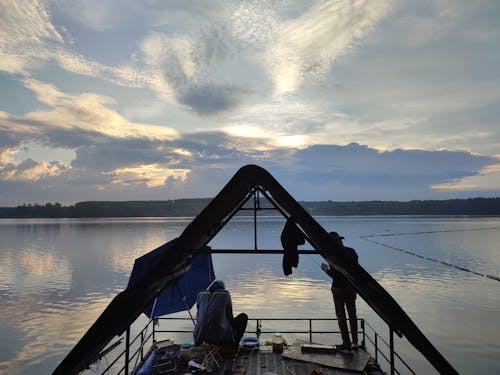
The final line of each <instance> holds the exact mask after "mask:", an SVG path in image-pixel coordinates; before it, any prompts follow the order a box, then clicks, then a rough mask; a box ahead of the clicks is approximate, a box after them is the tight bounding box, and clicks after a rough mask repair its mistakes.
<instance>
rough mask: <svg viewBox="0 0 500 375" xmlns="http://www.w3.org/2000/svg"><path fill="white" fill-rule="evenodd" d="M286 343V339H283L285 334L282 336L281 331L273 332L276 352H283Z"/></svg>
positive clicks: (274, 350)
mask: <svg viewBox="0 0 500 375" xmlns="http://www.w3.org/2000/svg"><path fill="white" fill-rule="evenodd" d="M284 344H285V340H283V336H281V333H275V334H273V352H274V353H283V346H284Z"/></svg>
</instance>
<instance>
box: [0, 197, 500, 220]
mask: <svg viewBox="0 0 500 375" xmlns="http://www.w3.org/2000/svg"><path fill="white" fill-rule="evenodd" d="M210 201H211V198H195V199H176V200H166V201H89V202H78V203H76V204H74V205H70V206H63V205H62V204H61V203H58V202H56V203H46V204H44V205H41V204H34V205H32V204H23V205H18V206H17V207H0V218H103V217H194V216H196V215H198V214H199V213H200V212H201V211H202V210H203V208H205V207H206V206H207V205H208V203H209V202H210ZM299 203H300V204H301V205H302V206H303V207H304V208H305V209H306V210H307V211H308V212H309V213H310V214H311V215H312V216H329V215H331V216H335V215H339V216H344V215H500V197H497V198H468V199H447V200H412V201H407V202H399V201H360V202H334V201H331V200H330V201H317V202H307V201H301V202H299ZM266 206H270V203H269V202H263V204H261V207H266ZM265 212H266V215H269V214H271V215H272V214H273V211H265ZM239 214H240V215H251V214H252V212H251V211H242V212H240V213H239ZM275 214H276V215H279V213H278V212H276V213H275Z"/></svg>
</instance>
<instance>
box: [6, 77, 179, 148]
mask: <svg viewBox="0 0 500 375" xmlns="http://www.w3.org/2000/svg"><path fill="white" fill-rule="evenodd" d="M24 82H25V84H26V87H27V88H29V89H30V90H32V91H34V92H35V93H36V95H37V98H38V100H39V101H40V102H42V103H45V104H47V105H49V106H51V107H52V109H50V110H38V111H34V112H30V113H28V114H26V115H25V116H24V117H15V116H10V121H14V120H15V121H16V122H17V123H21V124H23V123H25V126H28V127H30V125H27V124H30V123H32V124H39V125H40V126H43V128H38V129H37V131H38V132H44V131H47V130H67V131H74V137H75V139H76V138H77V137H78V132H87V133H95V134H101V135H106V136H109V137H117V138H150V139H167V140H172V139H175V138H176V137H177V136H178V132H177V131H176V130H174V129H172V128H169V127H166V126H159V125H150V124H140V123H132V122H129V121H128V120H127V119H125V118H124V117H122V116H121V115H120V114H118V113H117V112H115V111H113V110H112V109H110V108H108V105H109V104H112V103H113V99H112V98H110V97H106V96H101V95H96V94H90V93H82V94H79V95H70V94H66V93H63V92H62V91H60V90H59V89H58V88H57V87H55V86H54V85H52V84H45V83H43V82H39V81H37V80H33V79H25V81H24ZM6 120H7V121H9V118H6ZM4 126H5V125H4ZM34 128H36V126H34Z"/></svg>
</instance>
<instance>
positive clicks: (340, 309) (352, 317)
mask: <svg viewBox="0 0 500 375" xmlns="http://www.w3.org/2000/svg"><path fill="white" fill-rule="evenodd" d="M329 234H330V238H331V239H332V240H334V241H335V243H336V245H337V246H336V249H337V251H338V252H339V253H341V254H342V257H344V259H346V260H347V261H349V262H352V263H358V254H356V251H355V250H354V249H352V248H350V247H345V246H344V244H343V243H342V240H343V239H344V237H342V236H340V235H339V234H338V233H337V232H330V233H329ZM321 269H322V270H323V271H325V272H326V273H327V274H328V275H329V276H330V277H331V278H332V294H333V302H334V305H335V313H336V315H337V321H338V324H339V329H340V334H341V336H342V345H337V350H339V351H341V352H344V353H351V349H352V350H357V349H358V317H357V315H356V290H354V288H353V287H352V286H351V284H350V283H349V281H348V280H347V279H346V278H345V276H344V275H343V274H342V273H341V272H339V271H338V270H336V269H335V268H333V267H331V266H330V265H329V264H327V263H323V264H321ZM346 309H347V313H348V314H349V325H350V327H351V336H352V342H351V340H350V338H349V330H348V328H347V317H346Z"/></svg>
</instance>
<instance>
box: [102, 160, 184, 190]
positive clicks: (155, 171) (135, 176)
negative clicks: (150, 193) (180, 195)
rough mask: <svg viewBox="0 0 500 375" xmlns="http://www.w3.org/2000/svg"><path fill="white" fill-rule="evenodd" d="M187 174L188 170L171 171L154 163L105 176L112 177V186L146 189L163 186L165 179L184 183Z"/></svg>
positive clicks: (120, 169)
mask: <svg viewBox="0 0 500 375" xmlns="http://www.w3.org/2000/svg"><path fill="white" fill-rule="evenodd" d="M189 172H190V170H189V169H171V168H168V167H163V166H161V165H160V164H156V163H155V164H143V165H138V166H135V167H125V168H118V169H115V170H114V171H112V172H107V173H106V174H108V175H112V176H114V178H113V182H112V183H113V184H118V185H123V186H132V185H137V184H145V185H146V186H147V187H148V188H155V187H160V186H163V185H165V182H166V180H167V179H174V180H180V181H185V180H186V178H187V174H188V173H189Z"/></svg>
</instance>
